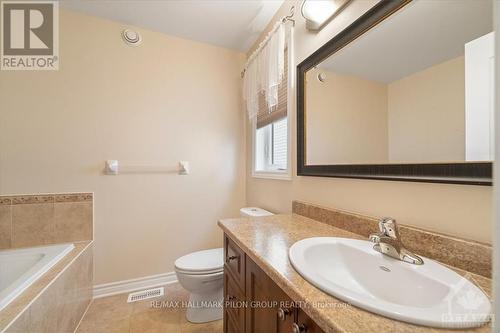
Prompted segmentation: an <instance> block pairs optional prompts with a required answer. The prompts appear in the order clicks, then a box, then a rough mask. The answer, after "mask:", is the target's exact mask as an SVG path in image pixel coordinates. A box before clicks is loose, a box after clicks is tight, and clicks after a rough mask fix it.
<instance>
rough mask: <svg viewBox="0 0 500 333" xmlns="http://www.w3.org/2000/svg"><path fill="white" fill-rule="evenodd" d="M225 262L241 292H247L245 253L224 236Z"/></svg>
mask: <svg viewBox="0 0 500 333" xmlns="http://www.w3.org/2000/svg"><path fill="white" fill-rule="evenodd" d="M224 262H225V268H226V269H227V270H228V271H229V273H230V274H232V275H233V278H234V280H235V282H236V284H237V285H238V287H239V288H240V289H241V290H245V252H243V251H242V250H241V249H240V248H239V247H238V245H236V244H235V243H234V242H233V241H232V240H231V239H230V238H229V237H227V236H226V235H224Z"/></svg>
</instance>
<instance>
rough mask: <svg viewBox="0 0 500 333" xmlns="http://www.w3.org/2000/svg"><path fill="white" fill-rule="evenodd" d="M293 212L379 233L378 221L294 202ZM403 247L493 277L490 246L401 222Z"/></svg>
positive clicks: (349, 228) (359, 231) (357, 230)
mask: <svg viewBox="0 0 500 333" xmlns="http://www.w3.org/2000/svg"><path fill="white" fill-rule="evenodd" d="M292 212H293V213H294V214H299V215H302V216H305V217H309V218H311V219H313V220H317V221H319V222H323V223H327V224H329V225H331V226H334V227H337V228H341V229H344V230H347V231H350V232H353V233H356V234H358V235H361V236H363V237H364V238H366V239H367V238H368V236H369V235H370V234H372V233H375V232H379V229H378V221H379V219H378V218H375V217H368V216H364V215H360V214H356V213H351V212H345V211H341V210H336V209H332V208H324V207H320V206H317V205H313V204H308V203H304V202H300V201H293V203H292ZM398 224H399V233H400V235H401V240H402V242H403V244H404V245H405V246H406V247H407V248H408V249H409V250H410V251H412V252H415V253H417V254H419V255H422V256H424V257H429V258H433V259H434V260H437V261H439V262H442V263H444V264H447V265H450V266H453V267H457V268H460V269H463V270H466V271H469V272H471V273H475V274H479V275H482V276H485V277H488V278H491V263H492V248H491V246H490V245H487V244H481V243H478V242H473V241H468V240H464V239H460V238H456V237H451V236H447V235H443V234H439V233H435V232H430V231H426V230H422V229H417V228H413V227H411V226H407V225H404V224H402V223H401V221H398Z"/></svg>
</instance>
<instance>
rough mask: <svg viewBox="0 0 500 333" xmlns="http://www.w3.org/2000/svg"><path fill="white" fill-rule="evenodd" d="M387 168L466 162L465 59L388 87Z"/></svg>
mask: <svg viewBox="0 0 500 333" xmlns="http://www.w3.org/2000/svg"><path fill="white" fill-rule="evenodd" d="M388 105H389V112H388V115H389V118H388V122H389V159H390V161H391V162H443V161H464V160H465V59H464V57H463V56H461V57H458V58H454V59H451V60H448V61H445V62H443V63H441V64H437V65H435V66H432V67H430V68H427V69H425V70H423V71H420V72H418V73H415V74H412V75H410V76H407V77H405V78H402V79H400V80H398V81H395V82H391V83H390V84H389V85H388Z"/></svg>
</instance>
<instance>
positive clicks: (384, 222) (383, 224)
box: [378, 217, 399, 239]
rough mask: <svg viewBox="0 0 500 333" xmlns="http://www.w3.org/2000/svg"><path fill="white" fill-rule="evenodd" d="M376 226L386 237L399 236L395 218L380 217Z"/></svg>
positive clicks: (396, 237)
mask: <svg viewBox="0 0 500 333" xmlns="http://www.w3.org/2000/svg"><path fill="white" fill-rule="evenodd" d="M378 227H379V229H380V232H381V233H382V234H383V235H384V236H387V237H391V238H394V239H398V238H399V230H398V225H397V223H396V220H395V219H393V218H392V217H383V218H381V219H380V221H379V223H378Z"/></svg>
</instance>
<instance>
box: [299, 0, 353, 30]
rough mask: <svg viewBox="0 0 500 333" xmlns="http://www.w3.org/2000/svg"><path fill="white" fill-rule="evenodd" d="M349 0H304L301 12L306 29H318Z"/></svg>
mask: <svg viewBox="0 0 500 333" xmlns="http://www.w3.org/2000/svg"><path fill="white" fill-rule="evenodd" d="M350 1H351V0H304V1H303V2H302V7H301V12H302V16H303V17H304V18H305V19H306V28H307V29H308V30H313V31H319V30H321V29H322V28H323V27H324V26H325V25H326V24H327V23H328V22H330V20H332V19H333V18H334V17H335V16H336V15H338V14H339V13H340V12H341V11H342V10H343V9H344V8H345V7H346V6H347V4H348V3H349V2H350Z"/></svg>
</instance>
